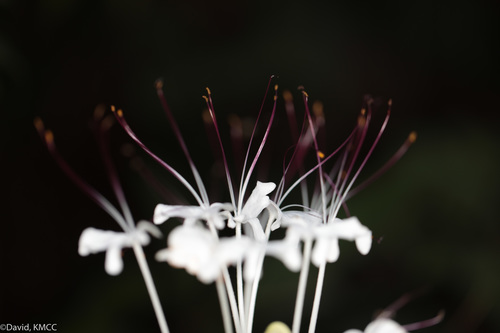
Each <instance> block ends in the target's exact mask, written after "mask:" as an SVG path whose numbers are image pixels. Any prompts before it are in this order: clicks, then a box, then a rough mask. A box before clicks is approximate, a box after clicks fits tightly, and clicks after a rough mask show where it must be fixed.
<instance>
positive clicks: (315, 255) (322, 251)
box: [311, 238, 329, 267]
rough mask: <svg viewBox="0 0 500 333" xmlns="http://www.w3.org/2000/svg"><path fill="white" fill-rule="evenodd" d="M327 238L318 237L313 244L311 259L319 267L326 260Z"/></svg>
mask: <svg viewBox="0 0 500 333" xmlns="http://www.w3.org/2000/svg"><path fill="white" fill-rule="evenodd" d="M328 245H329V244H328V240H327V239H325V238H320V239H318V240H317V241H316V244H314V248H313V251H312V254H311V261H312V263H313V264H314V265H315V266H316V267H319V266H321V265H322V264H323V263H325V262H326V257H327V253H328V249H329V246H328Z"/></svg>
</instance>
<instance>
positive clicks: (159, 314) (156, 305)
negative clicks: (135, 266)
mask: <svg viewBox="0 0 500 333" xmlns="http://www.w3.org/2000/svg"><path fill="white" fill-rule="evenodd" d="M133 248H134V254H135V257H136V258H137V262H138V263H139V268H140V269H141V273H142V276H143V278H144V282H145V283H146V288H147V289H148V293H149V297H150V298H151V303H152V304H153V309H154V311H155V314H156V319H157V320H158V325H160V331H161V332H162V333H169V332H170V331H169V330H168V326H167V320H166V319H165V314H164V313H163V309H162V306H161V303H160V299H159V297H158V292H157V291H156V287H155V283H154V281H153V277H152V276H151V272H150V270H149V266H148V262H147V261H146V256H145V255H144V251H143V249H142V247H141V245H140V244H139V243H137V242H134V244H133Z"/></svg>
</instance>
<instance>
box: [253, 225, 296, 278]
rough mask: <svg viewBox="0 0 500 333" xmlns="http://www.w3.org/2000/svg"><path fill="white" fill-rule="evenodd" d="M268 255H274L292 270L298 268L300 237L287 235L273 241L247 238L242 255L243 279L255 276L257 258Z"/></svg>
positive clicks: (257, 263) (258, 262)
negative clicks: (243, 263)
mask: <svg viewBox="0 0 500 333" xmlns="http://www.w3.org/2000/svg"><path fill="white" fill-rule="evenodd" d="M263 255H268V256H272V257H275V258H276V259H278V260H280V261H281V262H283V264H284V265H285V266H286V268H288V269H289V270H291V271H292V272H298V271H299V270H300V264H301V262H302V253H301V251H300V239H298V238H296V237H293V236H290V235H289V234H287V236H286V237H285V238H284V239H281V240H273V241H268V242H267V241H257V240H248V242H247V247H246V251H245V255H244V261H245V265H244V272H243V275H244V279H245V280H246V281H253V280H254V279H255V278H260V277H258V276H257V272H258V266H259V264H261V262H260V261H259V259H261V260H262V258H261V256H263Z"/></svg>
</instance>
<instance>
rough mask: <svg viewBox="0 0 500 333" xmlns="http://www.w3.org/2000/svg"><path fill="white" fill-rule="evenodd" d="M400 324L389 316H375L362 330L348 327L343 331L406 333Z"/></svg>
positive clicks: (350, 332) (346, 332)
mask: <svg viewBox="0 0 500 333" xmlns="http://www.w3.org/2000/svg"><path fill="white" fill-rule="evenodd" d="M407 332H408V331H407V330H405V329H404V328H403V327H402V326H401V325H399V324H398V323H396V322H395V321H394V320H392V319H389V318H377V319H375V320H374V321H372V322H371V323H370V324H368V326H366V328H365V330H364V331H360V330H357V329H350V330H347V331H345V332H344V333H407Z"/></svg>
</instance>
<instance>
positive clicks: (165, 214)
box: [153, 204, 203, 224]
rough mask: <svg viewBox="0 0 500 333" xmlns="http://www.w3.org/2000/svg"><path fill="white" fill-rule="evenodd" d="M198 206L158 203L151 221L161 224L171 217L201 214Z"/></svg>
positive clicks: (190, 216)
mask: <svg viewBox="0 0 500 333" xmlns="http://www.w3.org/2000/svg"><path fill="white" fill-rule="evenodd" d="M202 214H203V212H202V210H201V208H200V207H199V206H182V205H163V204H158V205H156V207H155V211H154V213H153V222H154V223H155V224H161V223H163V222H165V221H167V220H168V219H170V218H172V217H180V218H193V217H200V218H201V216H202Z"/></svg>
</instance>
